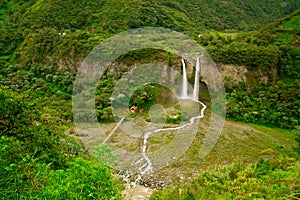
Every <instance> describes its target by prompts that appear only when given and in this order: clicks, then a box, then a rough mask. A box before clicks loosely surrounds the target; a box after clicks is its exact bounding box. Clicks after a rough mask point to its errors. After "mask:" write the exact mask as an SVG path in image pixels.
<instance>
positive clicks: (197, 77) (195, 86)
mask: <svg viewBox="0 0 300 200" xmlns="http://www.w3.org/2000/svg"><path fill="white" fill-rule="evenodd" d="M199 76H200V62H199V58H197V61H196V74H195V83H194V93H193V100H195V101H198V98H199Z"/></svg>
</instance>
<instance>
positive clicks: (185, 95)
mask: <svg viewBox="0 0 300 200" xmlns="http://www.w3.org/2000/svg"><path fill="white" fill-rule="evenodd" d="M181 62H182V68H183V79H182V89H181V98H183V99H187V98H188V80H187V74H186V66H185V62H184V59H182V60H181Z"/></svg>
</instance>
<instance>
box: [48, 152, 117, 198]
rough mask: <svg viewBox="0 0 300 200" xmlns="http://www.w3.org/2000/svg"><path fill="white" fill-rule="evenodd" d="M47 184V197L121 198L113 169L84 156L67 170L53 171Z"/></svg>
mask: <svg viewBox="0 0 300 200" xmlns="http://www.w3.org/2000/svg"><path fill="white" fill-rule="evenodd" d="M45 184H46V187H45V188H44V191H43V198H47V199H107V200H111V199H115V200H116V199H121V197H120V196H119V189H118V184H117V182H116V181H115V180H113V179H112V177H111V170H110V169H108V168H107V167H105V166H103V165H102V164H100V163H99V162H97V161H87V160H85V159H83V158H76V159H74V161H72V162H70V163H69V167H68V168H67V169H66V170H56V171H51V172H50V173H49V175H48V178H47V180H46V183H45Z"/></svg>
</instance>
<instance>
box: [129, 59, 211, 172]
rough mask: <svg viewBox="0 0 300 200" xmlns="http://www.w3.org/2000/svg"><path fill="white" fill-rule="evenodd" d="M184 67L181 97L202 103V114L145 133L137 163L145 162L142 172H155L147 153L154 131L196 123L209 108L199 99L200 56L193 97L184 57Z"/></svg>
mask: <svg viewBox="0 0 300 200" xmlns="http://www.w3.org/2000/svg"><path fill="white" fill-rule="evenodd" d="M181 62H182V67H183V81H182V89H181V96H180V97H181V98H182V99H191V100H192V101H195V102H197V103H199V104H201V105H202V109H201V111H200V114H199V115H198V116H195V117H192V118H190V120H189V122H188V123H185V124H183V125H181V126H178V127H173V128H160V129H155V130H152V131H147V132H145V133H144V135H143V145H142V147H141V150H142V158H141V159H140V160H138V161H137V162H136V163H135V164H136V165H137V164H139V163H143V164H142V166H141V167H140V168H139V171H140V172H141V174H146V173H151V172H153V164H152V161H151V158H150V157H149V156H148V154H147V145H148V138H149V137H150V136H151V135H152V134H153V133H158V132H163V131H175V130H179V129H183V128H186V127H188V126H191V125H193V124H194V122H195V120H197V119H201V118H203V117H204V112H205V110H206V108H207V106H206V105H205V104H204V103H202V102H201V101H199V100H198V97H199V76H200V62H199V58H197V61H196V74H195V84H194V93H193V96H192V98H191V97H189V96H188V80H187V73H186V65H185V62H184V59H182V61H181Z"/></svg>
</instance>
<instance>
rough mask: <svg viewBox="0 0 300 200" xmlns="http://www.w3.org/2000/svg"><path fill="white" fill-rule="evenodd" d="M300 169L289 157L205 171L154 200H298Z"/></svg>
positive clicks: (162, 193) (165, 191)
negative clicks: (191, 180) (190, 181)
mask: <svg viewBox="0 0 300 200" xmlns="http://www.w3.org/2000/svg"><path fill="white" fill-rule="evenodd" d="M299 167H300V165H299V163H297V161H296V160H295V159H293V158H289V157H283V158H278V159H271V160H260V161H259V162H258V163H256V164H252V165H247V166H245V165H243V164H241V163H235V164H233V165H230V166H228V167H224V168H217V169H211V170H208V171H205V172H203V173H201V174H200V175H199V176H198V177H197V178H196V179H195V180H194V181H193V182H192V183H191V184H189V185H186V186H177V187H173V188H170V189H167V190H164V191H159V192H157V193H156V194H154V195H152V196H151V198H150V199H172V200H173V199H182V200H183V199H186V200H193V199H298V198H299V197H300V193H299V191H300V188H299V186H300V181H299V178H300V177H299V170H300V168H299Z"/></svg>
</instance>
